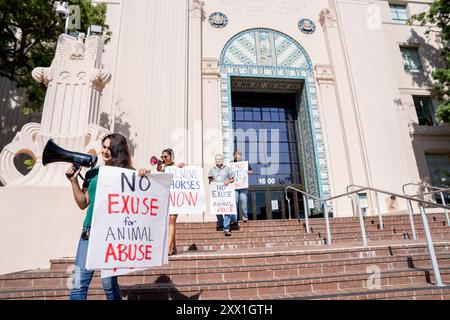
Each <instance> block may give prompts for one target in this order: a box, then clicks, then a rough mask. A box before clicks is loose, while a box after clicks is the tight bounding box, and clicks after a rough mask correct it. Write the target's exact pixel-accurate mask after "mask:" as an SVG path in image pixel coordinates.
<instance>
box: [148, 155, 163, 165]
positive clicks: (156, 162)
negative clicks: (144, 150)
mask: <svg viewBox="0 0 450 320" xmlns="http://www.w3.org/2000/svg"><path fill="white" fill-rule="evenodd" d="M162 163H163V161H162V160H161V159H158V158H157V157H156V156H153V157H151V158H150V164H151V165H152V166H155V165H160V164H162Z"/></svg>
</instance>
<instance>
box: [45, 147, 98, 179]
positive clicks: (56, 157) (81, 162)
mask: <svg viewBox="0 0 450 320" xmlns="http://www.w3.org/2000/svg"><path fill="white" fill-rule="evenodd" d="M53 162H68V163H71V164H72V165H73V171H74V172H76V171H77V170H78V169H79V168H80V167H90V168H92V167H95V165H96V163H97V156H95V155H91V154H85V153H79V152H74V151H68V150H65V149H63V148H61V147H59V146H58V145H57V144H56V143H55V141H53V139H50V140H48V142H47V144H46V145H45V148H44V152H43V153H42V164H43V165H44V166H45V165H47V164H49V163H53ZM67 177H68V178H70V176H69V175H67Z"/></svg>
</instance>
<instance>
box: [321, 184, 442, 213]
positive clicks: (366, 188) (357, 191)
mask: <svg viewBox="0 0 450 320" xmlns="http://www.w3.org/2000/svg"><path fill="white" fill-rule="evenodd" d="M366 190H371V191H374V192H379V193H384V194H390V195H392V196H396V197H399V198H403V199H407V200H408V199H409V200H411V201H415V202H420V203H426V204H429V205H432V206H435V207H439V208H443V209H450V207H449V206H446V205H441V204H438V203H433V202H428V201H425V200H420V199H415V198H414V197H411V196H408V195H401V194H398V193H395V192H390V191H386V190H382V189H377V188H372V187H363V188H361V189H358V190H353V191H351V192H346V193H343V194H340V195H337V196H334V197H330V198H327V199H323V201H324V202H326V201H331V200H335V199H338V198H341V197H344V196H348V195H351V194H354V193H359V192H361V191H366ZM445 190H446V191H450V188H449V189H445Z"/></svg>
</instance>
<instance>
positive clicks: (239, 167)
mask: <svg viewBox="0 0 450 320" xmlns="http://www.w3.org/2000/svg"><path fill="white" fill-rule="evenodd" d="M228 166H229V167H230V168H231V170H233V172H234V182H233V185H234V189H248V161H239V162H230V163H229V164H228Z"/></svg>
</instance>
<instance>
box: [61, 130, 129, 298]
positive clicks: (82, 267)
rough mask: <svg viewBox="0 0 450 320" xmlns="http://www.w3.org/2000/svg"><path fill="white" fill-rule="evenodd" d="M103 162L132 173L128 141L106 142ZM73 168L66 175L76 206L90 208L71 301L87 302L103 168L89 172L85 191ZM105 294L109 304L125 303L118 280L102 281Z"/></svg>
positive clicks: (108, 139)
mask: <svg viewBox="0 0 450 320" xmlns="http://www.w3.org/2000/svg"><path fill="white" fill-rule="evenodd" d="M102 158H103V161H104V163H105V165H106V166H114V167H120V168H126V169H132V166H131V156H130V152H129V150H128V144H127V140H126V138H125V137H124V136H122V135H120V134H117V133H113V134H109V135H107V136H106V137H104V138H103V139H102ZM80 170H81V168H80V169H78V170H77V171H76V172H74V171H73V168H72V167H70V168H69V169H67V171H66V174H67V175H68V176H70V178H69V180H70V182H71V183H72V191H73V196H74V198H75V202H76V203H77V205H78V207H80V209H81V210H84V209H86V208H87V212H86V218H85V219H84V223H83V230H82V233H81V238H80V241H79V243H78V249H77V256H76V259H75V272H74V278H73V282H72V291H71V294H70V299H71V300H86V299H87V292H88V289H89V284H90V282H91V280H92V277H93V275H94V271H92V270H87V269H86V258H87V249H88V245H89V233H90V229H91V222H92V214H93V211H94V202H95V193H96V189H97V179H98V173H99V167H95V168H93V169H90V170H88V171H87V172H86V177H85V181H84V183H83V186H82V188H80V185H79V184H78V178H77V177H78V174H79V173H80ZM102 286H103V290H104V291H105V294H106V298H107V299H108V300H121V299H122V293H121V291H120V287H119V284H118V282H117V277H116V276H115V277H108V278H103V279H102Z"/></svg>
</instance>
